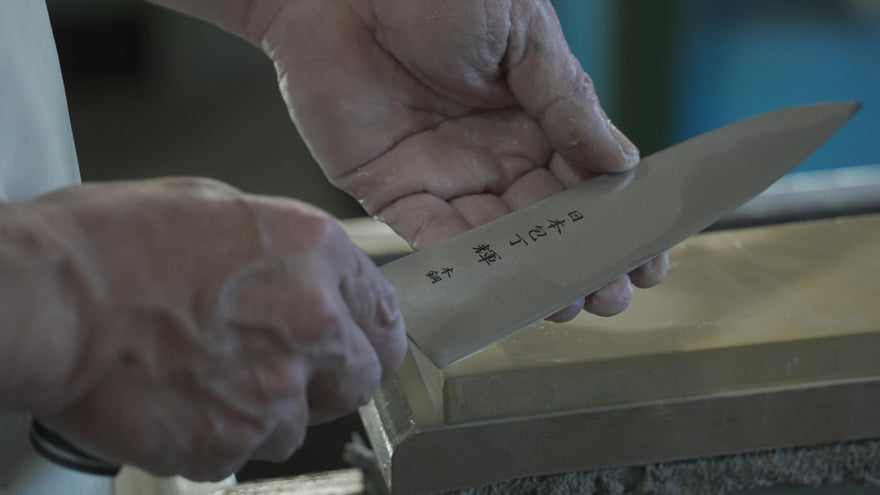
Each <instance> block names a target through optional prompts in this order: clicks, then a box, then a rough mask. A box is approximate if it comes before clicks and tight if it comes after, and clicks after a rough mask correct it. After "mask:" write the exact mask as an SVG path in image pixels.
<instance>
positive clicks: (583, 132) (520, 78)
mask: <svg viewBox="0 0 880 495" xmlns="http://www.w3.org/2000/svg"><path fill="white" fill-rule="evenodd" d="M513 14H514V15H513V16H512V22H513V25H512V26H511V37H510V41H509V44H508V52H507V58H506V61H505V62H506V64H505V65H506V71H507V82H508V85H509V87H510V89H511V91H512V92H513V95H514V96H515V97H516V99H517V100H518V102H519V104H520V105H522V107H523V108H524V109H525V110H526V111H527V112H528V113H529V114H530V115H532V116H533V117H534V118H535V119H537V120H538V121H539V122H540V123H541V127H542V128H543V130H544V133H545V134H546V135H547V137H548V139H549V140H550V143H551V145H552V146H553V148H554V149H555V150H556V152H557V153H558V154H559V155H560V156H561V157H562V158H563V159H564V160H565V162H567V165H568V166H570V167H573V168H575V169H579V170H581V171H585V172H594V173H606V172H620V171H623V170H627V169H629V168H631V167H633V166H634V165H635V164H636V163H637V162H638V160H639V151H638V149H637V148H636V147H635V145H633V143H632V142H630V140H629V139H627V138H626V136H624V135H623V133H622V132H620V130H618V129H617V128H616V127H615V126H614V125H613V124H612V123H611V121H610V120H609V119H608V117H607V116H606V115H605V111H604V110H603V109H602V106H601V105H600V104H599V98H598V96H597V95H596V91H595V88H594V86H593V81H592V80H591V79H590V76H588V75H587V74H586V73H585V72H584V71H583V69H582V68H581V66H580V63H578V61H577V59H576V58H575V57H574V55H573V54H572V53H571V50H570V49H569V47H568V44H567V43H566V41H565V37H564V36H563V34H562V27H561V26H560V25H559V20H558V18H557V17H556V13H555V12H554V10H553V7H552V6H551V5H550V2H534V1H523V2H516V7H515V9H514V12H513Z"/></svg>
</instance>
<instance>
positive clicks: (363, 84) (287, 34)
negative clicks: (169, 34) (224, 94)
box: [254, 0, 668, 321]
mask: <svg viewBox="0 0 880 495" xmlns="http://www.w3.org/2000/svg"><path fill="white" fill-rule="evenodd" d="M254 17H255V18H256V17H259V16H254ZM261 45H262V46H263V48H264V49H265V50H266V52H267V54H268V55H269V56H270V57H271V58H272V59H273V60H274V62H275V66H276V69H277V71H278V75H279V81H280V85H281V90H282V94H283V95H284V97H285V99H286V101H287V104H288V107H289V109H290V112H291V115H292V117H293V119H294V121H295V123H296V124H297V126H298V128H299V129H300V132H301V133H302V135H303V136H304V138H305V140H306V141H307V143H308V144H309V146H310V149H311V150H312V152H313V153H314V154H315V156H316V158H317V159H318V162H319V163H320V164H321V165H322V167H323V168H324V170H325V172H326V173H327V175H328V177H329V178H330V179H331V181H333V183H334V184H336V185H337V186H339V187H341V188H342V189H343V190H345V191H347V192H349V193H350V194H352V195H353V196H354V197H356V198H357V199H359V200H360V201H361V202H362V204H363V206H364V208H365V209H366V210H367V211H368V212H369V213H370V214H372V215H375V216H377V217H378V218H380V219H381V220H383V221H385V222H387V223H389V224H390V225H391V226H392V227H393V228H394V229H395V230H396V231H397V232H399V233H400V234H401V235H402V236H403V237H404V238H405V239H406V240H407V241H409V242H410V243H411V244H412V245H413V247H415V248H417V249H418V248H422V247H425V246H429V245H431V244H434V243H437V242H440V241H442V240H445V239H448V238H450V237H452V236H455V235H456V234H459V233H461V232H464V231H466V230H468V229H470V228H472V227H474V226H477V225H480V224H483V223H485V222H488V221H490V220H492V219H495V218H497V217H499V216H502V215H504V214H506V213H508V212H510V211H513V210H516V209H519V208H522V207H524V206H527V205H529V204H532V203H534V202H536V201H539V200H541V199H544V198H546V197H548V196H550V195H552V194H555V193H557V192H559V191H561V190H563V189H565V188H567V187H571V186H572V185H574V184H576V183H578V182H581V181H584V180H589V179H591V178H593V177H595V176H597V175H599V174H603V173H607V172H617V171H622V170H626V169H628V168H630V167H632V166H634V165H635V163H636V162H637V161H638V151H637V150H636V148H635V146H633V145H632V143H630V142H629V140H627V139H626V137H624V135H623V134H622V133H621V132H620V131H619V130H617V129H616V128H615V127H614V125H612V124H611V123H610V121H609V120H608V118H607V117H606V115H605V113H604V112H603V110H602V108H601V106H600V105H599V100H598V98H597V97H596V94H595V92H594V90H593V85H592V82H591V80H590V78H589V77H588V76H587V75H586V74H585V73H584V72H583V70H582V69H581V68H580V66H579V64H578V62H577V60H576V59H575V58H574V57H573V56H572V54H571V52H570V51H569V49H568V46H567V44H566V43H565V40H564V38H563V35H562V31H561V29H560V27H559V24H558V20H557V19H556V15H555V13H554V12H553V9H552V7H551V6H550V3H549V2H547V1H535V0H506V1H499V0H483V1H466V2H465V1H462V2H450V1H440V0H434V1H419V2H398V1H393V0H373V1H372V2H370V1H358V0H350V1H343V0H334V1H325V2H286V3H283V4H282V6H281V7H280V8H279V9H278V11H277V13H275V14H274V17H273V21H272V22H271V23H269V24H267V27H266V29H265V30H264V32H263V35H262V37H261ZM667 265H668V262H667V258H666V256H665V254H664V255H661V256H658V257H657V258H656V259H654V260H652V261H651V262H649V263H647V264H645V265H644V266H642V267H640V268H638V269H636V270H635V271H634V272H632V273H631V274H630V275H629V276H627V275H624V276H623V277H621V278H620V279H619V280H617V281H616V282H613V283H611V284H609V285H608V286H607V287H605V288H603V289H600V290H599V291H597V292H596V293H594V294H592V295H590V296H588V297H587V298H586V299H582V300H580V301H577V302H576V303H574V304H573V305H572V306H570V307H568V308H566V309H565V310H563V311H561V312H559V313H557V314H556V315H555V317H554V318H553V319H555V320H557V321H563V320H567V319H571V318H573V317H574V316H575V315H576V314H577V313H578V312H579V311H580V309H581V308H584V309H586V310H588V311H591V312H593V313H597V314H600V315H611V314H615V313H618V312H620V311H622V310H623V309H625V308H626V307H627V306H628V304H629V301H630V298H631V295H632V290H633V289H632V283H635V284H636V285H638V286H642V287H649V286H652V285H654V284H656V283H658V282H660V280H662V279H663V277H664V275H665V273H666V268H667Z"/></svg>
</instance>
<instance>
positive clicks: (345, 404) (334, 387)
mask: <svg viewBox="0 0 880 495" xmlns="http://www.w3.org/2000/svg"><path fill="white" fill-rule="evenodd" d="M345 335H346V337H345V338H336V339H334V341H332V342H326V343H325V344H324V345H323V346H322V347H323V348H322V349H321V354H320V355H317V356H315V357H316V362H315V373H314V375H313V376H312V379H311V380H310V381H309V386H308V396H309V424H311V425H314V424H319V423H325V422H327V421H331V420H333V419H336V418H338V417H340V416H342V415H344V414H348V413H350V412H352V411H354V410H355V409H357V408H358V407H360V406H362V405H363V404H366V403H367V401H368V400H369V399H370V396H371V395H372V394H373V392H374V391H375V390H376V388H378V387H379V383H380V382H381V378H382V367H381V365H380V364H379V359H378V357H377V356H376V353H375V351H374V350H373V347H372V346H371V345H370V343H369V342H368V341H367V338H366V337H365V336H364V334H363V333H362V332H361V331H360V330H359V329H357V328H354V325H353V323H352V326H351V327H349V328H347V329H346V330H345Z"/></svg>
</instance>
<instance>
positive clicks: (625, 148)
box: [607, 120, 640, 165]
mask: <svg viewBox="0 0 880 495" xmlns="http://www.w3.org/2000/svg"><path fill="white" fill-rule="evenodd" d="M607 123H608V130H609V132H610V133H611V135H612V136H613V137H614V139H615V140H616V141H617V144H618V145H620V151H621V153H623V156H624V157H625V158H626V160H627V162H631V163H630V164H631V165H635V164H636V162H638V161H639V156H640V153H639V149H638V148H637V147H636V145H635V144H633V142H632V141H630V140H629V138H627V137H626V135H624V134H623V133H622V132H620V129H618V128H617V126H615V125H614V124H613V123H612V122H611V121H610V120H609V121H607Z"/></svg>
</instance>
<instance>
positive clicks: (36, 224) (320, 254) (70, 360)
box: [0, 179, 406, 480]
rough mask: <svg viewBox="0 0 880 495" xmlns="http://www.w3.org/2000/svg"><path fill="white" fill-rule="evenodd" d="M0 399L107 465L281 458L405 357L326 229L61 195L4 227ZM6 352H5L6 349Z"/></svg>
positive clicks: (177, 190) (221, 471)
mask: <svg viewBox="0 0 880 495" xmlns="http://www.w3.org/2000/svg"><path fill="white" fill-rule="evenodd" d="M0 222H2V229H0V233H2V234H3V235H4V239H3V240H4V241H6V242H5V243H4V244H3V246H4V247H3V249H4V250H5V252H4V254H5V256H3V263H2V267H0V272H2V276H3V277H5V278H6V279H7V280H11V279H16V280H19V281H20V283H19V284H18V288H17V290H16V291H15V292H14V293H9V294H4V301H3V302H2V303H0V304H3V311H4V315H14V317H13V318H10V319H7V320H6V321H4V322H3V324H4V325H7V329H5V331H4V332H3V334H4V335H6V334H9V333H10V332H9V329H10V328H11V329H15V332H16V334H15V335H16V337H15V339H12V342H11V344H10V342H5V343H6V344H8V345H6V346H0V358H2V359H0V361H2V362H3V363H4V369H6V370H7V371H6V373H9V370H13V372H12V378H9V377H7V378H6V380H3V381H2V382H0V383H4V385H5V387H3V388H4V392H5V393H4V394H2V395H0V397H3V396H5V397H3V398H0V401H3V400H4V399H5V400H6V402H9V401H12V398H17V402H14V403H13V404H11V405H10V404H8V403H7V404H5V406H6V409H9V408H20V409H24V410H28V411H32V412H35V413H36V415H37V417H38V419H39V420H40V421H41V422H42V423H43V424H44V425H45V426H47V427H48V428H49V429H51V430H54V431H55V432H57V433H59V434H61V435H62V436H63V437H65V438H66V439H67V440H69V441H71V442H72V443H74V444H76V445H77V446H79V447H80V448H82V449H84V450H86V451H88V452H90V453H92V454H94V455H96V456H98V457H102V458H105V459H107V460H111V461H117V462H120V463H131V464H135V465H138V466H141V467H144V468H146V469H148V470H150V471H152V472H154V473H157V474H182V475H184V476H186V477H189V478H191V479H196V480H202V479H205V480H207V479H219V478H222V477H225V476H227V475H228V474H230V473H232V472H234V471H235V470H237V469H238V468H239V467H240V466H241V465H242V464H243V463H244V462H246V461H247V460H248V459H250V458H259V459H269V460H281V459H284V458H286V457H288V456H289V455H290V454H291V453H292V452H293V451H294V450H295V449H296V448H297V447H298V446H299V445H300V444H301V442H302V441H303V436H304V434H305V429H306V427H307V426H308V425H309V424H312V423H316V422H322V421H326V420H330V419H333V418H335V417H337V416H340V415H342V414H345V413H347V412H350V411H351V410H353V409H354V408H356V407H357V406H359V405H361V404H363V403H364V402H365V401H366V400H367V399H368V398H369V396H370V394H371V392H372V391H373V390H374V389H375V388H376V387H377V386H378V385H379V383H380V382H381V380H382V379H383V378H385V377H387V376H389V375H390V374H391V373H392V372H393V371H394V370H395V369H396V367H397V366H398V365H399V363H400V361H401V360H402V357H403V354H404V351H405V348H406V340H405V336H404V332H403V322H402V318H401V316H400V314H399V311H398V307H397V299H396V295H395V293H394V291H393V289H392V287H391V286H390V285H389V284H388V282H387V281H386V280H385V279H384V278H383V277H382V276H381V275H380V273H379V271H378V270H377V269H376V267H375V265H374V264H373V263H372V262H371V261H370V260H369V259H368V258H367V257H366V256H365V255H364V254H363V253H362V252H361V251H360V250H359V249H357V248H356V247H355V246H353V245H352V244H351V242H350V241H349V240H348V238H347V237H346V235H345V233H344V232H343V230H342V228H341V227H340V226H339V225H338V223H337V222H336V221H335V220H334V219H333V218H331V217H329V216H328V215H327V214H325V213H323V212H321V211H319V210H317V209H315V208H314V207H310V206H308V205H305V204H303V203H300V202H297V201H293V200H287V199H280V198H268V197H260V196H252V195H246V194H242V193H241V192H239V191H237V190H235V189H233V188H231V187H229V186H226V185H223V184H221V183H217V182H214V181H207V180H190V179H173V180H172V179H166V180H155V181H141V182H129V183H118V184H95V185H87V186H80V187H71V188H67V189H64V190H61V191H58V192H56V193H53V194H50V195H48V196H44V197H42V198H38V199H36V200H33V201H30V202H27V203H21V204H18V205H6V206H4V209H3V210H2V214H0ZM13 344H14V345H13Z"/></svg>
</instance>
